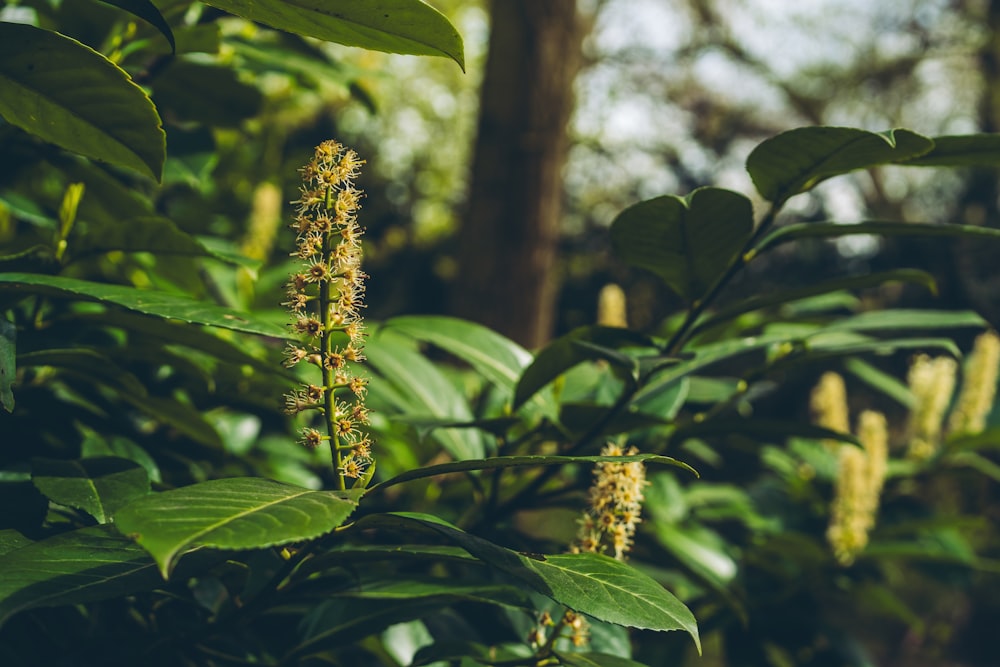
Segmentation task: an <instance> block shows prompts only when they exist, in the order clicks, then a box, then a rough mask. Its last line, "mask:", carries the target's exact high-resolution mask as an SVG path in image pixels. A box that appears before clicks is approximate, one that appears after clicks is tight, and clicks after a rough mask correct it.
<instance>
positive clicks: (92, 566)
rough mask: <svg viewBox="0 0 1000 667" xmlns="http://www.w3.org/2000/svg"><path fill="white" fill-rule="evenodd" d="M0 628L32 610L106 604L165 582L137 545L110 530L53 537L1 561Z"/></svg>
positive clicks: (15, 551) (100, 529) (95, 530)
mask: <svg viewBox="0 0 1000 667" xmlns="http://www.w3.org/2000/svg"><path fill="white" fill-rule="evenodd" d="M0 572H3V576H0V624H3V623H4V622H5V621H6V620H7V619H9V618H10V617H11V616H12V615H13V614H15V613H17V612H19V611H22V610H24V609H31V608H33V607H49V606H54V605H62V604H75V603H80V602H90V601H94V600H103V599H107V598H111V597H117V596H122V595H127V594H129V593H134V592H136V591H142V590H148V589H151V588H154V587H156V586H157V585H158V584H160V583H161V582H162V580H161V579H160V576H159V575H158V574H157V572H156V564H155V563H154V562H153V560H152V559H151V558H150V557H149V554H148V553H146V552H145V551H144V550H143V549H142V548H141V547H139V545H137V544H135V543H134V542H132V541H131V540H129V539H126V538H124V537H122V536H121V535H120V534H118V532H117V531H115V529H114V528H112V527H111V526H93V527H91V528H83V529H80V530H74V531H72V532H69V533H64V534H62V535H57V536H55V537H50V538H48V539H46V540H42V541H40V542H35V543H33V544H29V545H28V546H25V547H22V548H20V549H16V550H14V551H11V552H9V553H6V554H4V555H2V556H0Z"/></svg>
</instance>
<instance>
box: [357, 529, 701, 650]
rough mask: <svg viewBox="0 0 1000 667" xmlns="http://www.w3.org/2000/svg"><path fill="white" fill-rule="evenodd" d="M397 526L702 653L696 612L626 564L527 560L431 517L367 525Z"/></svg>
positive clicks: (600, 615)
mask: <svg viewBox="0 0 1000 667" xmlns="http://www.w3.org/2000/svg"><path fill="white" fill-rule="evenodd" d="M393 522H399V523H400V524H402V525H403V526H405V525H406V524H413V523H416V524H419V525H422V526H423V527H425V528H427V529H430V530H433V531H435V532H438V533H440V534H441V535H444V536H445V537H447V538H448V539H449V540H451V541H453V542H454V543H455V544H457V545H458V546H460V547H462V548H463V549H465V550H466V551H468V552H469V553H471V554H472V555H473V556H475V557H476V558H479V559H480V560H482V561H485V562H487V563H489V564H490V565H492V566H494V567H496V568H497V569H499V570H502V571H504V572H506V573H508V574H510V575H513V576H514V577H517V578H518V579H521V580H522V581H523V582H525V583H526V584H528V585H529V586H531V587H532V588H534V589H535V590H536V591H538V592H539V593H541V594H543V595H545V596H547V597H549V598H551V599H553V600H555V601H556V602H558V603H560V604H562V605H565V606H567V607H569V608H570V609H573V610H575V611H578V612H582V613H584V614H587V615H589V616H593V617H594V618H596V619H598V620H601V621H607V622H608V623H614V624H616V625H623V626H626V627H632V628H639V629H644V630H660V631H664V630H684V631H685V632H687V633H688V634H689V635H691V637H692V639H694V642H695V644H696V645H697V646H698V650H699V652H700V651H701V640H700V639H699V637H698V626H697V622H696V621H695V618H694V616H693V615H692V614H691V611H690V610H689V609H688V608H687V607H685V606H684V604H683V603H682V602H680V600H678V599H677V598H676V597H674V596H673V595H672V594H671V593H670V592H668V591H667V590H665V589H664V588H663V587H662V586H660V584H658V583H656V582H655V581H654V580H653V579H651V578H650V577H648V576H647V575H645V574H643V573H641V572H639V571H638V570H636V569H634V568H632V567H631V566H629V565H627V564H625V563H622V562H620V561H616V560H614V559H613V558H608V557H607V556H601V555H598V554H591V553H584V554H560V555H552V556H536V557H531V556H525V555H523V554H520V553H517V552H515V551H511V550H509V549H505V548H503V547H501V546H498V545H496V544H493V543H492V542H489V541H487V540H484V539H482V538H479V537H475V536H473V535H470V534H468V533H465V532H463V531H461V530H459V529H458V528H455V527H454V526H452V525H450V524H448V523H446V522H444V521H442V520H441V519H438V518H437V517H434V516H430V515H426V514H414V513H410V512H398V513H393V514H389V515H371V516H369V517H366V523H365V525H370V524H376V525H380V524H386V525H391V524H392V523H393Z"/></svg>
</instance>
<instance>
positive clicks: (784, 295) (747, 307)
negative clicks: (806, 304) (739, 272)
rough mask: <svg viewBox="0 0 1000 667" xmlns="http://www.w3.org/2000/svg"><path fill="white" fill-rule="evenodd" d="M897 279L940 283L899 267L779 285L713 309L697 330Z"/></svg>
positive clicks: (931, 285) (933, 286)
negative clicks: (789, 286)
mask: <svg viewBox="0 0 1000 667" xmlns="http://www.w3.org/2000/svg"><path fill="white" fill-rule="evenodd" d="M893 282H903V283H911V284H916V285H923V286H925V287H926V288H927V289H928V290H930V291H931V292H932V293H936V292H937V284H936V283H935V282H934V276H932V275H931V274H929V273H927V272H926V271H920V270H918V269H896V270H893V271H881V272H879V273H870V274H868V275H863V276H851V277H848V278H835V279H833V280H828V281H826V282H823V283H820V284H818V285H810V286H807V287H799V288H795V289H787V290H780V289H779V290H776V291H773V292H770V293H765V294H760V295H757V296H752V297H749V298H747V299H744V300H742V301H738V302H736V303H734V304H732V305H730V306H727V307H725V308H723V309H721V310H719V311H717V312H715V313H712V314H711V315H709V316H708V317H705V318H704V319H703V320H701V321H700V322H699V323H698V324H697V325H696V326H695V327H694V332H699V331H704V330H706V329H710V328H712V327H713V326H717V325H719V324H723V323H725V322H728V321H731V320H733V319H734V318H736V317H738V316H740V315H743V314H744V313H749V312H752V311H754V310H760V309H763V308H769V307H771V306H780V305H785V304H788V303H791V302H793V301H798V300H799V299H805V298H809V297H814V296H817V295H820V294H828V293H831V292H836V291H839V290H848V289H849V290H853V289H863V288H866V287H877V286H879V285H884V284H886V283H893Z"/></svg>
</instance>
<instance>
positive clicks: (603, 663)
mask: <svg viewBox="0 0 1000 667" xmlns="http://www.w3.org/2000/svg"><path fill="white" fill-rule="evenodd" d="M555 655H556V657H557V658H559V662H561V663H562V664H563V665H565V666H566V667H646V665H644V664H643V663H641V662H636V661H635V660H630V659H629V658H620V657H618V656H617V655H610V654H608V653H594V652H587V653H563V652H562V651H556V652H555Z"/></svg>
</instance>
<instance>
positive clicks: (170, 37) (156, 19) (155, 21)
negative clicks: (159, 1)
mask: <svg viewBox="0 0 1000 667" xmlns="http://www.w3.org/2000/svg"><path fill="white" fill-rule="evenodd" d="M102 2H106V3H108V4H109V5H114V6H115V7H118V8H120V9H124V10H125V11H127V12H128V13H130V14H134V15H136V16H138V17H139V18H141V19H142V20H143V21H146V22H147V23H149V24H151V25H152V26H153V27H154V28H156V29H157V30H159V31H160V34H162V35H163V36H164V37H166V38H167V41H168V42H170V51H171V53H173V52H175V51H176V50H177V45H176V44H174V33H173V32H171V30H170V26H169V25H168V24H167V22H166V21H165V20H164V19H163V15H162V14H160V10H159V9H157V8H156V5H154V4H153V3H152V2H150V1H149V0H102Z"/></svg>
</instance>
